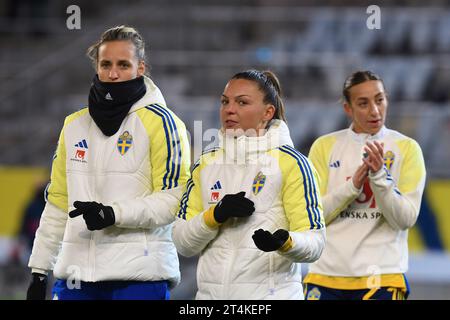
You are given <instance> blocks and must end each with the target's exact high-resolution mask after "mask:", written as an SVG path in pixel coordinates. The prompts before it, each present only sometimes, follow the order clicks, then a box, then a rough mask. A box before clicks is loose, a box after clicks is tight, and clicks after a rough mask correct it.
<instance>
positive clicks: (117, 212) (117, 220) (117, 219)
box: [110, 204, 122, 226]
mask: <svg viewBox="0 0 450 320" xmlns="http://www.w3.org/2000/svg"><path fill="white" fill-rule="evenodd" d="M110 207H111V209H112V210H113V215H114V225H116V226H119V225H120V223H121V218H122V217H121V214H120V213H121V212H120V208H119V206H118V205H116V204H112V205H111V206H110Z"/></svg>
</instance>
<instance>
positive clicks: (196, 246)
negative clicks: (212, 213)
mask: <svg viewBox="0 0 450 320" xmlns="http://www.w3.org/2000/svg"><path fill="white" fill-rule="evenodd" d="M203 214H204V213H202V214H198V215H196V216H195V217H193V218H191V219H190V220H188V221H187V220H185V219H182V218H177V220H176V221H175V223H174V226H173V229H172V238H173V242H174V243H175V247H176V248H177V251H178V252H179V253H180V254H181V255H182V256H185V257H192V256H194V255H197V254H199V253H200V252H202V251H203V249H205V247H206V246H207V245H208V243H209V242H210V241H211V240H213V239H214V238H215V237H216V236H217V234H218V233H219V229H218V228H210V227H208V226H207V225H206V223H205V220H204V218H203Z"/></svg>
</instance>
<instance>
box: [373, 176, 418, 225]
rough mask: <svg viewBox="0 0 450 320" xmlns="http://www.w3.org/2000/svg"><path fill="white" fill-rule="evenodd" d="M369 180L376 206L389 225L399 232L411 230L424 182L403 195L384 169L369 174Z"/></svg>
mask: <svg viewBox="0 0 450 320" xmlns="http://www.w3.org/2000/svg"><path fill="white" fill-rule="evenodd" d="M369 179H370V187H371V188H372V191H373V193H374V195H375V201H376V203H377V206H378V207H379V208H380V209H381V212H382V213H383V217H384V218H385V219H386V221H387V222H388V223H389V225H390V226H391V227H392V228H394V229H399V230H406V229H408V228H411V227H412V226H413V225H414V224H415V223H416V220H417V217H418V216H419V211H420V202H421V200H422V193H423V188H424V181H423V182H422V183H421V184H420V185H419V186H418V187H417V188H416V189H415V190H414V191H412V192H409V193H405V194H403V193H401V192H400V190H399V189H398V188H397V186H396V184H395V181H394V179H393V178H392V177H391V176H390V175H389V174H388V173H387V171H386V169H384V168H383V169H381V170H379V171H378V172H377V173H375V174H371V173H369Z"/></svg>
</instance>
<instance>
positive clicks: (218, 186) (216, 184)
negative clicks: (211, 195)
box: [211, 180, 222, 190]
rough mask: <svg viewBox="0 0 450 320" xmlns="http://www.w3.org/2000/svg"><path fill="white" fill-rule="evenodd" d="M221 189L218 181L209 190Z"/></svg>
mask: <svg viewBox="0 0 450 320" xmlns="http://www.w3.org/2000/svg"><path fill="white" fill-rule="evenodd" d="M219 189H222V186H221V185H220V181H219V180H217V182H216V183H215V184H214V185H213V186H212V188H211V190H219Z"/></svg>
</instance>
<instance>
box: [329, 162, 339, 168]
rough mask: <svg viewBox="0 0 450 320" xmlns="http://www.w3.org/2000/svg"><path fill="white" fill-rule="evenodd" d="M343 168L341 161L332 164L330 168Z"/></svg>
mask: <svg viewBox="0 0 450 320" xmlns="http://www.w3.org/2000/svg"><path fill="white" fill-rule="evenodd" d="M340 166H341V162H340V161H339V160H337V161H335V162H332V163H330V168H339V167H340Z"/></svg>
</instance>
